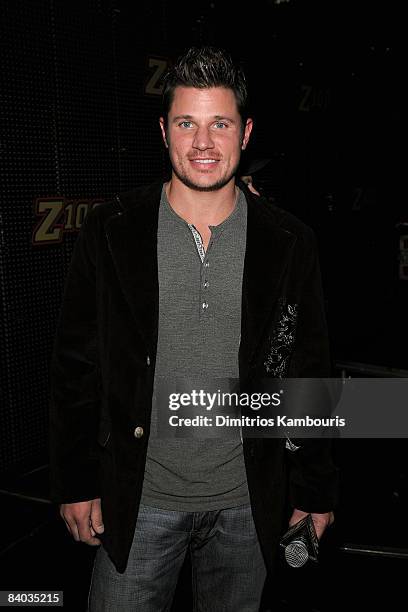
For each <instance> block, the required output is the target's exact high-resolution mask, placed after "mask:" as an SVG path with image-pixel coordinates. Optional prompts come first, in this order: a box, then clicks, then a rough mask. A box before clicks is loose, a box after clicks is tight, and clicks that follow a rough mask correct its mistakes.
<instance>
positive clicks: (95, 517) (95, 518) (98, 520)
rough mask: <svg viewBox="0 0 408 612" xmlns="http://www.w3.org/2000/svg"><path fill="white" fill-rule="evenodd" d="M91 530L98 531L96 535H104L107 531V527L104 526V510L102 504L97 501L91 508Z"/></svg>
mask: <svg viewBox="0 0 408 612" xmlns="http://www.w3.org/2000/svg"><path fill="white" fill-rule="evenodd" d="M91 528H92V529H93V530H94V531H96V533H103V532H104V531H105V527H104V525H103V518H102V510H101V502H100V501H95V502H93V504H92V508H91Z"/></svg>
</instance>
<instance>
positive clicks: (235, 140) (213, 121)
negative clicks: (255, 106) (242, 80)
mask: <svg viewBox="0 0 408 612" xmlns="http://www.w3.org/2000/svg"><path fill="white" fill-rule="evenodd" d="M160 127H161V130H162V135H163V140H164V142H165V144H166V146H168V148H169V155H170V161H171V164H172V166H173V171H174V173H175V175H176V176H177V177H178V179H179V180H180V181H181V182H182V183H184V184H185V185H187V187H189V188H190V189H195V190H197V191H215V190H217V189H221V187H223V186H224V185H226V184H227V183H228V182H229V181H231V180H232V179H233V177H234V176H235V173H236V171H237V168H238V164H239V160H240V157H241V150H242V149H245V147H246V145H247V142H248V140H249V136H250V134H251V130H252V119H248V120H247V122H246V125H245V126H244V128H243V126H242V121H241V117H240V114H239V112H238V108H237V103H236V100H235V96H234V93H233V91H232V90H231V89H226V88H224V87H211V88H209V89H195V88H194V87H176V89H175V91H174V99H173V103H172V105H171V108H170V110H169V114H168V121H167V130H166V129H165V122H164V119H163V117H161V118H160Z"/></svg>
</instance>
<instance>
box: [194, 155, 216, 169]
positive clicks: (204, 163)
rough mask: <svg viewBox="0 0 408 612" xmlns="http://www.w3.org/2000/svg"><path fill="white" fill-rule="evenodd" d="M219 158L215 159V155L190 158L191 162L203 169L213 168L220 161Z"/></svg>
mask: <svg viewBox="0 0 408 612" xmlns="http://www.w3.org/2000/svg"><path fill="white" fill-rule="evenodd" d="M219 161H220V160H219V159H214V158H213V157H205V158H198V157H196V158H192V159H190V163H191V165H192V166H193V167H195V168H200V169H201V170H204V169H205V170H210V169H211V170H212V169H213V168H215V167H216V165H217V164H218V163H219Z"/></svg>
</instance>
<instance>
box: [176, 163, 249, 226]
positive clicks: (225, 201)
mask: <svg viewBox="0 0 408 612" xmlns="http://www.w3.org/2000/svg"><path fill="white" fill-rule="evenodd" d="M165 190H166V195H167V199H168V201H169V203H170V206H171V207H172V208H173V210H174V211H175V212H176V213H177V214H178V215H179V216H180V217H182V219H184V220H185V221H187V223H192V224H193V225H195V226H202V225H205V226H208V225H219V224H220V223H222V222H223V221H224V219H226V218H227V217H229V215H230V214H231V213H232V211H233V210H234V208H235V202H236V199H237V196H238V187H236V186H235V177H233V178H232V179H231V180H230V181H229V182H228V183H227V184H226V185H224V187H221V189H217V190H216V191H196V190H194V189H191V188H190V187H187V186H186V185H184V183H182V182H181V181H180V180H179V179H178V178H177V177H176V176H175V175H174V174H173V175H172V178H171V180H170V181H169V182H168V183H166V185H165Z"/></svg>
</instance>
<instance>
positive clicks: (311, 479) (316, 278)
mask: <svg viewBox="0 0 408 612" xmlns="http://www.w3.org/2000/svg"><path fill="white" fill-rule="evenodd" d="M308 232H309V235H308V236H307V240H306V241H305V243H306V244H305V247H304V249H303V254H302V259H303V261H304V262H305V263H304V273H303V275H302V279H303V280H302V286H301V291H300V301H299V316H298V326H297V332H296V342H295V349H294V352H293V355H292V358H291V362H290V366H289V372H288V377H289V378H292V377H293V378H327V377H330V375H331V374H332V372H331V363H330V355H329V342H328V332H327V325H326V317H325V309H324V300H323V291H322V283H321V274H320V266H319V259H318V249H317V243H316V239H315V236H314V233H313V232H312V230H311V229H310V228H308ZM328 384H330V382H329V383H328ZM328 397H329V401H330V394H328ZM332 408H333V406H328V412H331V409H332ZM294 442H295V445H296V446H299V448H298V449H297V450H289V449H287V450H286V453H287V456H288V460H289V501H290V503H291V505H292V506H293V507H295V508H298V509H299V510H303V511H305V512H318V513H323V512H330V511H332V510H333V509H334V508H335V507H336V505H337V503H338V481H339V477H338V476H339V475H338V469H337V467H336V466H335V464H334V462H333V443H332V442H333V441H332V439H328V438H303V439H298V440H295V441H294Z"/></svg>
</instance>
